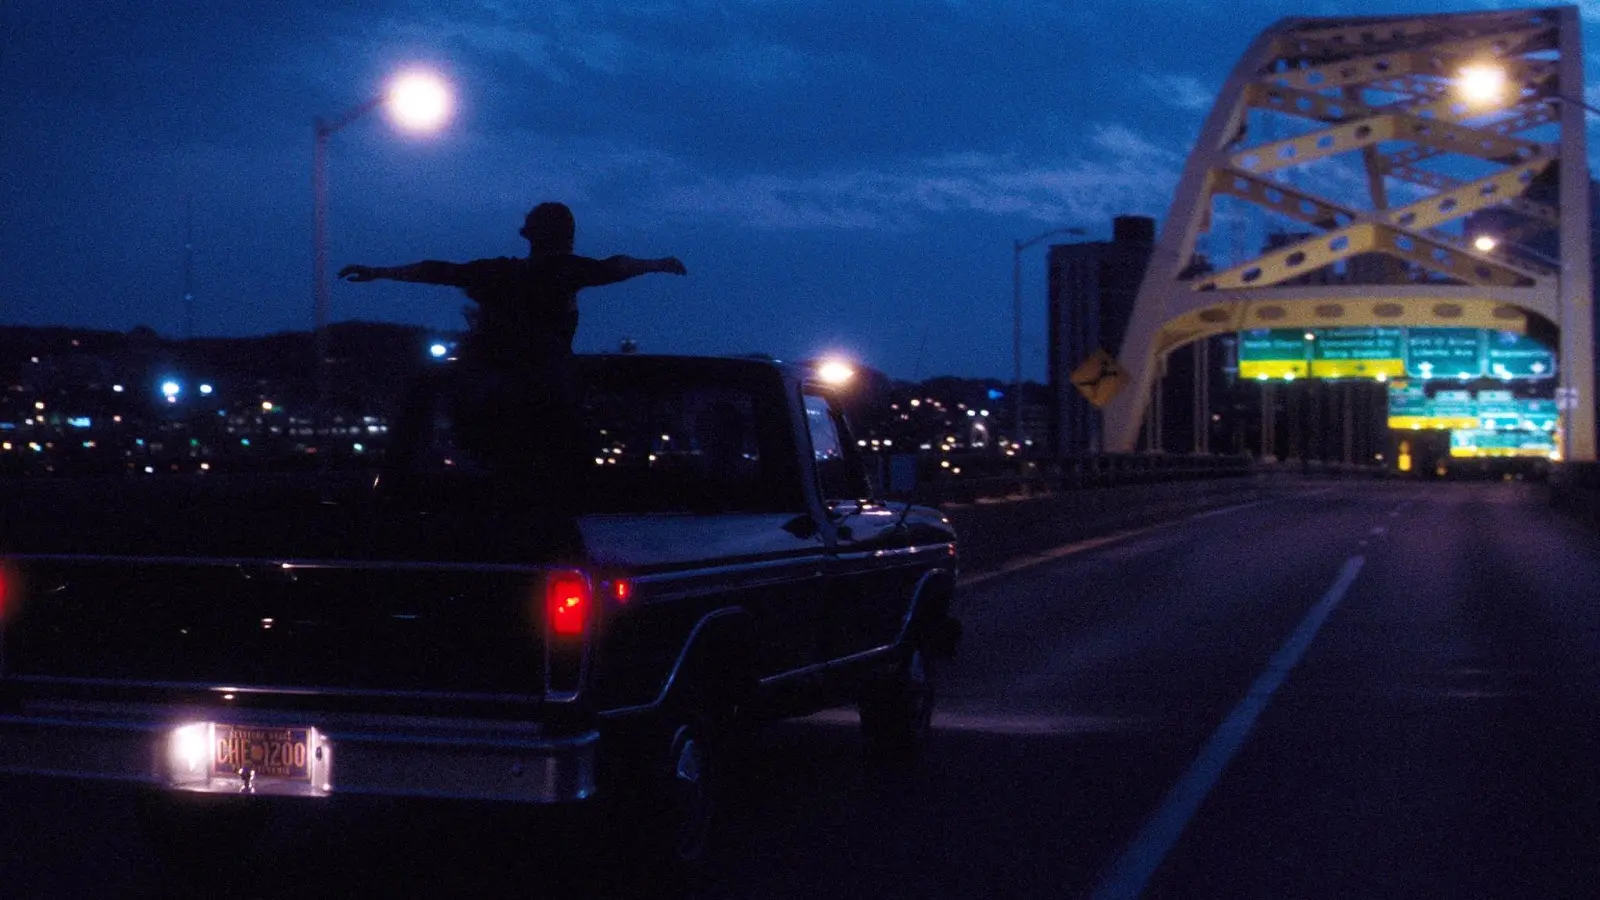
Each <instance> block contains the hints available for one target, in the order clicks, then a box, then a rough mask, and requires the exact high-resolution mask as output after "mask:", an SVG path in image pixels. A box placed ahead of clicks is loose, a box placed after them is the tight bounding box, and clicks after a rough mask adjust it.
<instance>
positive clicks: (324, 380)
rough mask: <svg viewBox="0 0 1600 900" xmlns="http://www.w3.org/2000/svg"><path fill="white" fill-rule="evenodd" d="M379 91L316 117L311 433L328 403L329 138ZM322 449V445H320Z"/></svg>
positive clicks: (369, 106) (373, 103) (376, 100)
mask: <svg viewBox="0 0 1600 900" xmlns="http://www.w3.org/2000/svg"><path fill="white" fill-rule="evenodd" d="M382 102H383V96H382V95H379V96H377V97H373V98H372V99H370V100H368V101H366V102H365V103H361V104H358V105H356V106H352V107H350V108H349V109H347V110H345V111H344V113H343V114H341V115H340V116H338V117H337V118H335V119H331V120H330V119H323V118H322V117H320V116H319V117H317V118H316V119H314V120H312V134H313V139H312V143H311V206H312V213H311V216H312V223H311V280H312V285H313V290H314V292H315V298H316V300H315V307H314V309H313V318H312V321H313V323H314V324H313V330H312V342H313V344H314V348H315V349H314V350H313V352H314V353H316V361H315V366H316V389H317V396H316V403H315V405H314V406H313V407H312V409H311V437H312V440H316V439H317V432H318V430H319V429H320V428H321V427H322V426H323V416H324V415H325V414H326V407H327V403H328V139H329V138H330V137H332V136H333V134H334V132H336V131H338V130H340V129H341V128H344V127H345V126H346V125H349V124H350V123H351V122H354V121H355V120H357V119H359V118H361V117H362V116H364V115H366V114H367V113H369V112H371V111H372V110H374V109H376V108H377V107H378V105H379V104H381V103H382ZM318 449H319V450H320V449H321V447H319V448H318Z"/></svg>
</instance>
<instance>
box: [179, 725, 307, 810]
mask: <svg viewBox="0 0 1600 900" xmlns="http://www.w3.org/2000/svg"><path fill="white" fill-rule="evenodd" d="M165 743H166V748H165V750H166V752H165V756H166V761H165V774H166V780H167V783H168V784H169V785H170V786H171V787H173V788H176V789H179V790H186V791H201V792H206V793H239V794H253V793H263V794H296V795H304V796H322V795H325V794H328V793H331V792H332V790H333V746H332V745H331V744H330V743H329V742H328V740H327V739H326V738H325V737H323V736H322V735H321V734H320V733H319V732H318V731H317V730H316V729H315V728H311V727H306V726H293V727H283V726H270V725H239V724H234V723H227V722H193V723H189V724H187V725H181V726H178V727H176V728H173V729H172V730H171V731H169V732H167V736H166V742H165Z"/></svg>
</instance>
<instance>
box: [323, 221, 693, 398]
mask: <svg viewBox="0 0 1600 900" xmlns="http://www.w3.org/2000/svg"><path fill="white" fill-rule="evenodd" d="M576 230H577V228H576V222H575V220H574V219H573V216H572V210H570V209H568V208H567V206H566V204H563V203H541V204H539V205H538V206H535V207H534V208H533V209H532V210H531V211H530V212H529V213H528V217H527V219H526V220H525V221H524V222H523V225H522V230H521V231H520V232H519V233H520V234H521V235H522V236H523V237H524V238H526V239H527V240H528V255H527V257H526V258H521V259H519V258H516V257H511V256H498V257H494V258H492V259H475V260H473V261H471V262H464V263H453V262H440V261H438V260H431V259H429V260H423V261H422V262H415V263H410V264H407V265H402V266H360V265H352V266H345V267H344V268H343V269H340V270H339V277H340V278H344V279H347V280H349V281H373V280H375V279H380V278H381V279H389V280H391V281H410V282H417V283H421V284H442V285H450V286H452V287H458V288H461V289H462V290H464V291H466V294H467V297H468V298H469V299H471V300H472V301H473V302H475V303H477V304H478V315H477V322H476V323H475V326H474V327H473V329H472V332H471V334H470V335H469V336H468V338H467V347H466V348H464V349H463V354H462V358H463V359H464V360H465V359H468V358H473V359H474V361H475V362H481V363H484V364H488V365H493V366H507V367H515V366H524V365H529V364H537V363H539V362H541V361H543V360H555V359H564V358H566V357H570V356H571V355H572V338H573V335H574V334H575V333H576V332H577V330H578V291H580V290H582V289H584V288H589V287H600V286H602V285H607V284H616V283H617V282H619V281H626V280H628V279H630V278H634V277H637V276H639V275H645V274H649V273H651V272H666V273H669V274H673V275H685V274H687V271H686V270H685V269H684V267H683V263H681V262H679V261H678V260H677V258H676V257H671V256H668V257H663V258H661V259H635V258H633V257H631V256H610V257H607V258H605V259H591V258H590V257H587V256H577V255H575V254H574V253H573V252H572V246H573V238H574V235H575V233H576Z"/></svg>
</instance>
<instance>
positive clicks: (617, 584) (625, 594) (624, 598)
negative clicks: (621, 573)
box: [611, 578, 633, 603]
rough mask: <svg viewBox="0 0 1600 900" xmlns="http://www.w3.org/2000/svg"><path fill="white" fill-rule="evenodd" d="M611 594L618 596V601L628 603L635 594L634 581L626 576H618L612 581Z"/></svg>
mask: <svg viewBox="0 0 1600 900" xmlns="http://www.w3.org/2000/svg"><path fill="white" fill-rule="evenodd" d="M611 596H613V597H615V598H617V602H618V603H627V602H628V598H630V597H632V596H633V583H632V582H630V581H628V580H627V579H626V578H618V579H617V580H616V581H613V582H612V583H611Z"/></svg>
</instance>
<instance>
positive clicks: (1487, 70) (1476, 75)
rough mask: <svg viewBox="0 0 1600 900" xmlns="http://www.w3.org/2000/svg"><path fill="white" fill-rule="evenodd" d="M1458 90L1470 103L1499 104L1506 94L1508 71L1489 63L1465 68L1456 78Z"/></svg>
mask: <svg viewBox="0 0 1600 900" xmlns="http://www.w3.org/2000/svg"><path fill="white" fill-rule="evenodd" d="M1456 88H1457V90H1459V91H1460V92H1461V96H1462V98H1464V99H1465V100H1467V101H1468V102H1469V103H1475V104H1478V105H1489V104H1493V103H1498V102H1500V100H1502V99H1503V98H1504V97H1505V93H1506V70H1505V69H1503V68H1501V67H1500V66H1497V65H1491V64H1488V63H1476V64H1474V65H1470V66H1463V67H1462V68H1461V71H1460V72H1459V73H1458V75H1457V77H1456Z"/></svg>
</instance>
